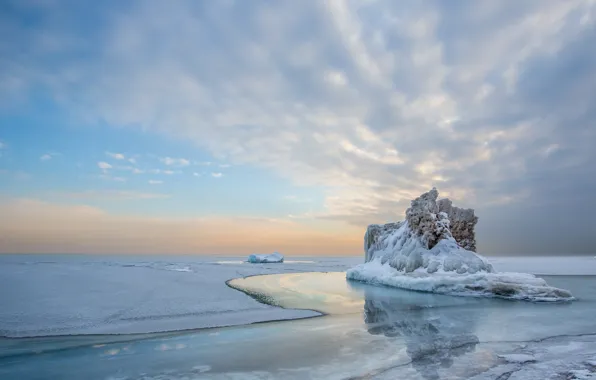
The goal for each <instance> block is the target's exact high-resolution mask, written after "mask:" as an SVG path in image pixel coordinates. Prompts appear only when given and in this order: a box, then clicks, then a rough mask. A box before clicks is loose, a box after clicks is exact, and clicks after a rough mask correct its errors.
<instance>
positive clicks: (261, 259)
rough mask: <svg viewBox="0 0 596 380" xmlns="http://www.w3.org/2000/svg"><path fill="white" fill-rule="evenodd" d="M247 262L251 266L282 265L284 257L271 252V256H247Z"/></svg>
mask: <svg viewBox="0 0 596 380" xmlns="http://www.w3.org/2000/svg"><path fill="white" fill-rule="evenodd" d="M248 262H249V263H253V264H258V263H283V262H284V256H283V255H282V254H281V253H279V252H273V253H272V254H268V255H267V254H265V255H257V254H252V255H250V256H248Z"/></svg>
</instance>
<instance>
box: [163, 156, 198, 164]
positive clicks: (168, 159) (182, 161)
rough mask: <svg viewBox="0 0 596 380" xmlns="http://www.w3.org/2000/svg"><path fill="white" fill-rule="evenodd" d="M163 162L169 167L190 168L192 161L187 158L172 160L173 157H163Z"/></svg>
mask: <svg viewBox="0 0 596 380" xmlns="http://www.w3.org/2000/svg"><path fill="white" fill-rule="evenodd" d="M159 160H160V161H161V162H163V163H164V164H166V165H168V166H188V165H190V161H189V160H187V159H186V158H172V157H163V158H160V159H159Z"/></svg>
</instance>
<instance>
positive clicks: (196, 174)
mask: <svg viewBox="0 0 596 380" xmlns="http://www.w3.org/2000/svg"><path fill="white" fill-rule="evenodd" d="M192 175H193V176H195V177H200V176H201V173H197V172H194V173H192Z"/></svg>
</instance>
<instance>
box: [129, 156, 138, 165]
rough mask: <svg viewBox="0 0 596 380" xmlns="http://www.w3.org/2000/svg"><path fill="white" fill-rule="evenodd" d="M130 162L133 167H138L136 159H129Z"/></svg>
mask: <svg viewBox="0 0 596 380" xmlns="http://www.w3.org/2000/svg"><path fill="white" fill-rule="evenodd" d="M128 162H130V163H131V164H133V165H136V163H137V159H136V158H129V159H128Z"/></svg>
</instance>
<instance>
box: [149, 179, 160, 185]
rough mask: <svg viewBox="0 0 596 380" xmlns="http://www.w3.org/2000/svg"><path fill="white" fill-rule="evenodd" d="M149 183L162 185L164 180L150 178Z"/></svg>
mask: <svg viewBox="0 0 596 380" xmlns="http://www.w3.org/2000/svg"><path fill="white" fill-rule="evenodd" d="M147 183H149V184H150V185H161V184H162V183H163V181H161V180H157V179H150V180H149V181H148V182H147Z"/></svg>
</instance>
